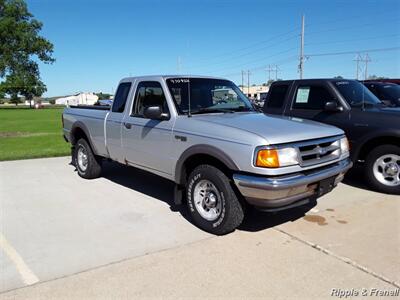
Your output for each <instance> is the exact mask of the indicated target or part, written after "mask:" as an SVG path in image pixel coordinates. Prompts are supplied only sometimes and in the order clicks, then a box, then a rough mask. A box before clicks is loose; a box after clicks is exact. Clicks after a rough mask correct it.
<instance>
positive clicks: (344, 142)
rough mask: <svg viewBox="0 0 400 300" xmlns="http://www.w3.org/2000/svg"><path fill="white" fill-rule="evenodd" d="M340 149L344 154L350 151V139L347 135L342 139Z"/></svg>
mask: <svg viewBox="0 0 400 300" xmlns="http://www.w3.org/2000/svg"><path fill="white" fill-rule="evenodd" d="M340 151H342V155H343V154H346V153H348V152H349V151H350V145H349V141H348V139H347V138H346V137H344V138H342V139H340Z"/></svg>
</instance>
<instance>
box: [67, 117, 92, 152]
mask: <svg viewBox="0 0 400 300" xmlns="http://www.w3.org/2000/svg"><path fill="white" fill-rule="evenodd" d="M81 138H83V139H85V140H86V141H87V142H88V143H89V145H90V147H91V148H92V150H93V152H94V153H95V154H97V150H96V148H95V147H94V145H93V143H92V140H91V138H90V133H89V130H88V128H87V127H86V125H85V124H84V123H83V122H81V121H78V122H75V123H74V125H73V126H72V128H71V133H70V142H71V144H72V146H75V145H76V143H77V142H78V141H79V139H81Z"/></svg>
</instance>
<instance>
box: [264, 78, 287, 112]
mask: <svg viewBox="0 0 400 300" xmlns="http://www.w3.org/2000/svg"><path fill="white" fill-rule="evenodd" d="M288 89H289V85H288V84H279V85H274V86H272V88H271V91H270V92H269V93H268V96H267V104H266V106H267V107H268V108H282V106H283V103H284V102H285V97H286V94H287V91H288Z"/></svg>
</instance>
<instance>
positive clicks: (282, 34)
mask: <svg viewBox="0 0 400 300" xmlns="http://www.w3.org/2000/svg"><path fill="white" fill-rule="evenodd" d="M296 30H298V28H297V27H296V28H294V29H291V30H289V31H287V32H284V33H280V34H277V35H274V36H272V37H270V38H269V39H267V40H263V41H259V42H257V43H253V44H252V45H250V46H247V47H243V48H239V49H236V50H233V51H229V52H225V53H220V54H217V55H214V56H213V57H212V58H211V60H215V59H218V58H220V57H226V56H230V55H232V54H234V53H238V52H241V51H243V50H248V49H252V48H254V47H255V46H258V45H262V44H265V43H270V42H271V41H272V40H276V39H279V38H281V37H284V36H286V35H288V34H290V33H293V32H295V31H296ZM205 61H210V59H209V58H208V59H200V60H197V63H201V62H205ZM189 66H190V67H192V65H189Z"/></svg>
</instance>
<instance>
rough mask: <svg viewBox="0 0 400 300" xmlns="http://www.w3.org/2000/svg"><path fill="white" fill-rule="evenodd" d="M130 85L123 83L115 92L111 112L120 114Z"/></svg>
mask: <svg viewBox="0 0 400 300" xmlns="http://www.w3.org/2000/svg"><path fill="white" fill-rule="evenodd" d="M131 85H132V84H131V83H130V82H123V83H121V84H120V85H119V87H118V89H117V92H116V93H115V97H114V101H113V106H112V112H117V113H122V112H123V111H124V109H125V104H126V99H128V94H129V90H130V89H131Z"/></svg>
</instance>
